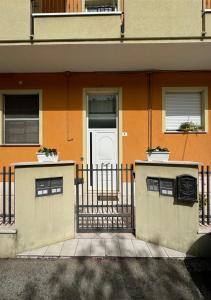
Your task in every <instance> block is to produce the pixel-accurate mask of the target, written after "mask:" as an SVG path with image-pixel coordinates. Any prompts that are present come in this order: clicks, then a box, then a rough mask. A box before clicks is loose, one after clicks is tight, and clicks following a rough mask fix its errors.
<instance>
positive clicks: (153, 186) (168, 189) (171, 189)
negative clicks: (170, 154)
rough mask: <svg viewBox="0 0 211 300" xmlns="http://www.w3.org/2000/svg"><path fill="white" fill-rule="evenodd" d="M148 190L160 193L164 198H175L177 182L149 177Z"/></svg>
mask: <svg viewBox="0 0 211 300" xmlns="http://www.w3.org/2000/svg"><path fill="white" fill-rule="evenodd" d="M147 190H148V191H150V192H159V193H160V195H162V196H168V197H174V195H175V180H174V179H171V178H157V177H147Z"/></svg>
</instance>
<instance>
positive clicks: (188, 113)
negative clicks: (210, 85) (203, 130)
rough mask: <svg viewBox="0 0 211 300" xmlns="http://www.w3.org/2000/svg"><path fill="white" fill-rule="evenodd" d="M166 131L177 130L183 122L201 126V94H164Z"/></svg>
mask: <svg viewBox="0 0 211 300" xmlns="http://www.w3.org/2000/svg"><path fill="white" fill-rule="evenodd" d="M165 110H166V120H165V121H166V130H167V131H175V130H178V129H179V127H180V125H181V124H182V123H184V122H194V124H197V125H201V124H202V117H201V115H202V103H201V93H200V92H191V93H179V92H178V93H175V92H167V93H166V94H165Z"/></svg>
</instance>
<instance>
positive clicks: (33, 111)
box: [3, 95, 39, 145]
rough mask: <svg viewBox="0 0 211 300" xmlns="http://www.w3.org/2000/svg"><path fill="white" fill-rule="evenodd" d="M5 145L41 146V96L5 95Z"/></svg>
mask: <svg viewBox="0 0 211 300" xmlns="http://www.w3.org/2000/svg"><path fill="white" fill-rule="evenodd" d="M3 131H4V134H3V143H4V144H16V145H18V144H21V145H22V144H39V95H4V126H3Z"/></svg>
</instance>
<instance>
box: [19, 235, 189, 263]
mask: <svg viewBox="0 0 211 300" xmlns="http://www.w3.org/2000/svg"><path fill="white" fill-rule="evenodd" d="M70 257H137V258H138V257H154V258H158V257H162V258H168V257H171V258H181V259H183V258H185V257H186V254H185V253H182V252H178V251H175V250H173V249H169V248H166V247H162V246H159V245H155V244H152V243H147V242H145V241H141V240H137V239H135V238H133V239H128V238H117V237H115V238H114V237H113V238H99V237H98V238H77V239H72V240H67V241H64V242H60V243H56V244H53V245H50V246H46V247H41V248H39V249H35V250H32V251H26V252H23V253H20V254H18V255H17V258H70Z"/></svg>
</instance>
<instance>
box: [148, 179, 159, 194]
mask: <svg viewBox="0 0 211 300" xmlns="http://www.w3.org/2000/svg"><path fill="white" fill-rule="evenodd" d="M147 190H148V191H150V192H159V178H153V177H147Z"/></svg>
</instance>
